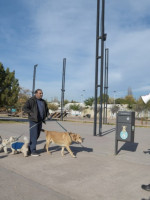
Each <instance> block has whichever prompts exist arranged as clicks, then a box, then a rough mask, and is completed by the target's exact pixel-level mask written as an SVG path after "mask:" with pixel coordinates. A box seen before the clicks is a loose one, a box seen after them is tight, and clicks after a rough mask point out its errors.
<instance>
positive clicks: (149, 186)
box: [141, 184, 150, 191]
mask: <svg viewBox="0 0 150 200" xmlns="http://www.w3.org/2000/svg"><path fill="white" fill-rule="evenodd" d="M141 188H142V189H143V190H146V191H150V184H149V185H141Z"/></svg>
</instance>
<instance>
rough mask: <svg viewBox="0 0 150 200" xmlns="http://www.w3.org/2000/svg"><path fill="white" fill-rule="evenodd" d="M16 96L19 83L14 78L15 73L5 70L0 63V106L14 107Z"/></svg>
mask: <svg viewBox="0 0 150 200" xmlns="http://www.w3.org/2000/svg"><path fill="white" fill-rule="evenodd" d="M18 94H19V82H18V80H17V79H16V78H15V71H13V72H10V71H9V68H7V69H6V70H5V69H4V66H3V64H2V63H0V106H1V107H6V108H8V107H12V106H15V104H16V102H17V100H18Z"/></svg>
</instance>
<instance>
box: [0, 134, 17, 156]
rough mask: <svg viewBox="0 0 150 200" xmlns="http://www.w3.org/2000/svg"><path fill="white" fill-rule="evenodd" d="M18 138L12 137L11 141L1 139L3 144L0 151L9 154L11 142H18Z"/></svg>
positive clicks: (0, 145)
mask: <svg viewBox="0 0 150 200" xmlns="http://www.w3.org/2000/svg"><path fill="white" fill-rule="evenodd" d="M16 140H17V138H16V137H10V138H9V139H8V138H6V139H2V137H1V144H0V151H4V152H5V153H8V146H9V145H10V143H11V142H14V141H16Z"/></svg>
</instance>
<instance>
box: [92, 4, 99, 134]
mask: <svg viewBox="0 0 150 200" xmlns="http://www.w3.org/2000/svg"><path fill="white" fill-rule="evenodd" d="M99 12H100V0H97V19H96V59H95V100H94V133H93V135H94V136H96V129H97V95H98V94H97V88H98V63H99V58H100V57H99Z"/></svg>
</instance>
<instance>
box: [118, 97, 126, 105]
mask: <svg viewBox="0 0 150 200" xmlns="http://www.w3.org/2000/svg"><path fill="white" fill-rule="evenodd" d="M115 103H116V104H126V100H125V99H123V98H118V99H116V100H115Z"/></svg>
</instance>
